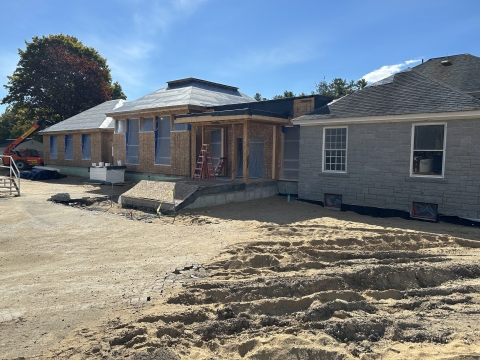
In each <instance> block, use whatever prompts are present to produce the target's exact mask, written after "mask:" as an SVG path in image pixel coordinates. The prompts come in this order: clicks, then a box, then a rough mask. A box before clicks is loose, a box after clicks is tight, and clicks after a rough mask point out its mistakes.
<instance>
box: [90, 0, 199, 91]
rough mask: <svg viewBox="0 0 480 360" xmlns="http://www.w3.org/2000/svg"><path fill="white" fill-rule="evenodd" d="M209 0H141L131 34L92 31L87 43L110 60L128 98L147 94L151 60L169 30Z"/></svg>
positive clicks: (132, 20) (159, 50) (115, 79)
mask: <svg viewBox="0 0 480 360" xmlns="http://www.w3.org/2000/svg"><path fill="white" fill-rule="evenodd" d="M205 1H207V0H167V1H162V2H151V1H147V2H145V1H141V0H138V2H137V4H136V6H135V9H136V12H135V13H133V14H131V23H130V25H127V26H130V27H131V31H130V32H129V35H128V36H127V37H122V38H118V37H116V36H115V35H109V36H98V35H97V34H95V35H93V34H90V38H89V39H87V40H85V41H84V44H88V46H93V47H94V48H95V49H97V50H98V51H99V53H100V54H101V55H102V56H104V57H105V58H106V59H107V64H108V65H109V67H110V69H111V74H112V78H113V80H114V81H118V82H119V83H120V84H121V85H122V88H123V91H124V92H125V93H126V94H127V96H128V100H134V99H136V98H137V97H139V96H141V95H144V93H143V92H142V93H141V94H139V93H138V91H139V90H140V91H143V89H144V88H145V85H146V84H148V82H149V79H148V76H147V74H149V73H150V71H151V65H150V63H149V59H150V58H151V57H152V56H154V54H155V56H157V55H158V54H159V53H161V51H162V43H163V41H162V40H164V39H165V36H166V35H167V34H166V33H167V32H168V30H169V29H170V28H171V27H172V26H174V25H175V23H178V22H179V21H181V20H182V21H185V20H186V19H187V18H188V17H189V16H191V15H193V13H194V12H195V11H196V10H197V9H198V7H199V6H200V5H201V4H202V3H204V2H205Z"/></svg>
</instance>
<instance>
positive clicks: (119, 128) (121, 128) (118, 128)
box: [115, 120, 125, 134]
mask: <svg viewBox="0 0 480 360" xmlns="http://www.w3.org/2000/svg"><path fill="white" fill-rule="evenodd" d="M124 133H125V121H124V120H115V134H124Z"/></svg>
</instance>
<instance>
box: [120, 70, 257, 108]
mask: <svg viewBox="0 0 480 360" xmlns="http://www.w3.org/2000/svg"><path fill="white" fill-rule="evenodd" d="M250 101H255V99H253V98H251V97H249V96H247V95H245V94H242V93H241V92H239V91H238V89H237V88H235V87H232V86H228V85H222V84H217V83H212V82H209V81H205V80H200V79H194V78H188V79H181V80H175V81H170V82H168V86H166V87H163V88H161V89H159V90H157V91H154V92H152V93H151V94H148V95H145V96H143V97H141V98H139V99H137V100H134V101H130V102H127V103H125V104H124V105H123V106H122V108H120V109H116V110H115V111H113V113H115V112H124V111H139V110H146V109H155V108H161V107H167V106H181V105H197V106H205V107H209V106H216V105H226V104H237V103H245V102H250Z"/></svg>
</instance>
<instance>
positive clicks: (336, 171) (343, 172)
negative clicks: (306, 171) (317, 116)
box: [322, 126, 348, 174]
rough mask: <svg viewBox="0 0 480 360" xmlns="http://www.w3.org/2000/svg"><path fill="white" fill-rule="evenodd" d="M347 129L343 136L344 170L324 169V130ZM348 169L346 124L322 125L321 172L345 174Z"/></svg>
mask: <svg viewBox="0 0 480 360" xmlns="http://www.w3.org/2000/svg"><path fill="white" fill-rule="evenodd" d="M328 129H347V133H346V137H345V170H325V130H328ZM347 170H348V126H324V127H323V140H322V173H335V174H346V173H347Z"/></svg>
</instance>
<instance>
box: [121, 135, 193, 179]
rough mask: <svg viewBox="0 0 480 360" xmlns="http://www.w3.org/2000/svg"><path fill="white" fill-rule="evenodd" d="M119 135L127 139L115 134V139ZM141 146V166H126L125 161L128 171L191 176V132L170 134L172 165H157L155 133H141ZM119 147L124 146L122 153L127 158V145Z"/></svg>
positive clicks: (123, 161) (123, 162)
mask: <svg viewBox="0 0 480 360" xmlns="http://www.w3.org/2000/svg"><path fill="white" fill-rule="evenodd" d="M117 135H123V138H125V134H115V135H114V137H117ZM115 144H116V143H115ZM115 144H114V148H115V147H116V145H115ZM139 144H140V150H139V160H140V161H139V162H140V163H139V164H126V163H125V160H122V164H125V165H126V166H127V171H135V172H145V173H153V174H165V175H180V176H190V156H189V154H190V131H175V132H171V133H170V165H158V164H155V133H154V132H153V131H149V132H141V133H140V134H139ZM118 146H123V149H124V151H120V153H121V154H123V156H125V152H126V143H123V144H121V143H120V144H119V145H118ZM115 152H116V150H115ZM117 159H118V158H117Z"/></svg>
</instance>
